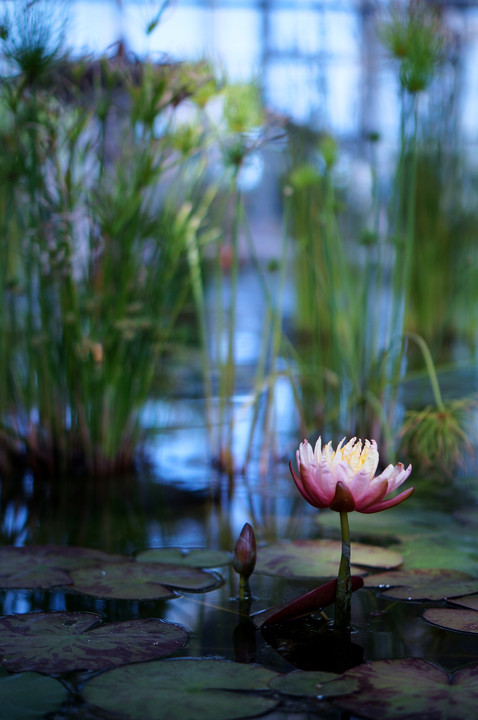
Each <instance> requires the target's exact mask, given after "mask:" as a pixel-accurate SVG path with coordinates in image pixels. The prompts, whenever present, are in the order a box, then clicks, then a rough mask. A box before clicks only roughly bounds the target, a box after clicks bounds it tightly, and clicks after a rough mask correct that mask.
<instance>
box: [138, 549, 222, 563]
mask: <svg viewBox="0 0 478 720" xmlns="http://www.w3.org/2000/svg"><path fill="white" fill-rule="evenodd" d="M136 560H137V562H160V563H171V564H172V565H177V566H178V565H186V566H188V567H196V568H214V567H221V566H223V565H228V564H229V563H230V562H231V553H228V552H227V551H226V550H208V549H207V548H151V549H150V550H144V551H143V552H140V553H138V555H137V556H136Z"/></svg>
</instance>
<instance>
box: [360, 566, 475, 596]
mask: <svg viewBox="0 0 478 720" xmlns="http://www.w3.org/2000/svg"><path fill="white" fill-rule="evenodd" d="M365 586H366V587H380V588H383V587H389V588H392V589H391V590H386V591H384V592H382V595H384V596H385V597H390V598H395V599H397V600H443V599H446V598H449V597H459V596H460V595H466V594H467V593H470V595H471V594H472V593H476V592H478V580H475V579H474V578H472V577H470V575H467V574H466V573H463V572H461V571H459V570H445V569H438V568H412V569H410V570H396V571H394V572H390V573H379V574H377V575H370V576H369V577H366V578H365Z"/></svg>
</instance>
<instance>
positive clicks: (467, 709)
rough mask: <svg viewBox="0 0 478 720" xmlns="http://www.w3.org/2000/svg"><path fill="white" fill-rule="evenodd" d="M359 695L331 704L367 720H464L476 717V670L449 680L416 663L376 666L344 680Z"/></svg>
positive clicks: (351, 672)
mask: <svg viewBox="0 0 478 720" xmlns="http://www.w3.org/2000/svg"><path fill="white" fill-rule="evenodd" d="M344 678H349V679H354V680H357V681H358V683H359V685H360V691H359V692H356V693H354V694H352V695H348V696H346V697H343V698H342V697H341V698H338V699H335V701H334V704H336V705H338V706H339V707H340V708H341V709H342V710H345V711H346V712H349V713H352V714H354V715H360V717H364V718H369V719H370V720H463V718H473V717H475V716H476V708H477V706H478V665H471V666H469V667H467V668H465V669H463V670H460V671H458V672H457V673H455V674H454V675H453V676H450V675H449V674H448V673H447V672H445V671H444V670H441V669H440V668H438V667H436V666H435V665H432V664H431V663H429V662H427V661H426V660H421V659H418V658H404V659H400V660H376V661H374V662H369V663H365V664H363V665H359V666H357V667H355V668H353V669H352V670H348V671H347V672H346V673H345V674H344Z"/></svg>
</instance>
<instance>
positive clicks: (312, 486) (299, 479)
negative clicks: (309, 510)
mask: <svg viewBox="0 0 478 720" xmlns="http://www.w3.org/2000/svg"><path fill="white" fill-rule="evenodd" d="M289 468H290V471H291V473H292V477H293V478H294V482H295V484H296V485H297V490H298V491H299V492H300V494H301V495H302V497H303V498H305V500H307V502H308V503H310V504H311V505H313V506H314V507H316V508H327V507H329V504H330V500H328V499H327V498H325V497H324V496H323V495H322V494H319V493H318V492H317V484H316V483H310V482H309V481H307V482H304V480H303V475H304V468H302V469H301V472H300V473H299V474H298V473H296V472H295V470H294V469H293V467H292V463H289ZM310 472H311V471H309V473H310Z"/></svg>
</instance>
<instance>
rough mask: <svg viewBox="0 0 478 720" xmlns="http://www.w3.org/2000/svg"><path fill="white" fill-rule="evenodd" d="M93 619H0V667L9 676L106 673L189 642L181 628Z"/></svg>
mask: <svg viewBox="0 0 478 720" xmlns="http://www.w3.org/2000/svg"><path fill="white" fill-rule="evenodd" d="M100 620H101V617H100V616H99V615H95V614H94V613H80V612H71V613H70V612H52V613H27V614H25V615H7V616H5V617H3V618H0V653H1V655H0V657H1V658H2V667H3V668H5V669H7V670H11V671H13V672H21V671H25V670H36V671H38V672H42V673H50V674H53V673H64V672H70V671H73V670H106V669H108V668H112V667H117V666H118V665H124V664H126V663H131V662H140V661H145V660H153V659H157V658H161V657H164V656H166V655H170V654H171V653H172V652H174V651H175V650H177V649H178V648H180V647H182V646H183V645H184V644H185V643H186V640H187V631H186V630H185V629H184V628H183V627H180V626H179V625H174V624H172V623H167V622H164V621H163V620H157V619H155V618H148V619H145V620H129V621H125V622H113V623H107V624H104V625H99V622H100Z"/></svg>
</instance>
